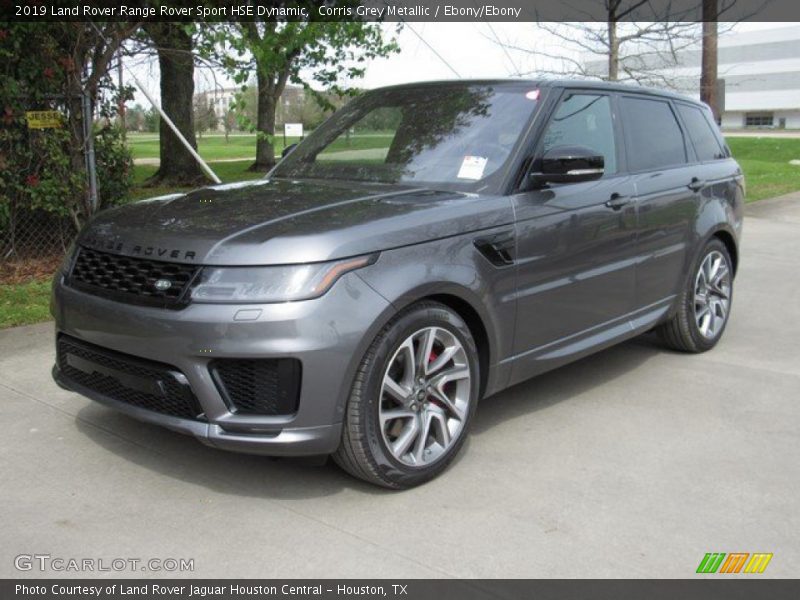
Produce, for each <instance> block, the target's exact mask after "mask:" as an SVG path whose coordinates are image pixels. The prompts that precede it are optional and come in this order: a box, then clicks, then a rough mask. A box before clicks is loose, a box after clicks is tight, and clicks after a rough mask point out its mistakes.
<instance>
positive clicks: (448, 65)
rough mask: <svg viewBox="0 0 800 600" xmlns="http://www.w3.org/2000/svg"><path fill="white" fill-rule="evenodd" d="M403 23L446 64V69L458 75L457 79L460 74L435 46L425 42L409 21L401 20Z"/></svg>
mask: <svg viewBox="0 0 800 600" xmlns="http://www.w3.org/2000/svg"><path fill="white" fill-rule="evenodd" d="M403 24H404V25H406V27H408V28H409V29H410V30H411V32H412V33H413V34H414V35H415V36H417V37H418V38H419V39H420V41H421V42H422V43H423V44H425V45H426V46H427V47H428V48H429V49H430V51H431V52H433V53H434V54H435V55H436V56H437V57H438V58H439V60H441V61H442V62H443V63H444V64H445V65H447V68H448V69H450V70H451V71H452V72H453V73H454V74H455V76H456V77H458V78H459V79H461V75H459V74H458V71H456V70H455V69H454V68H453V65H451V64H450V63H449V62H447V60H445V58H444V56H442V55H441V54H439V53H438V52H437V51H436V48H434V47H433V46H431V45H430V44H429V43H428V42H427V40H426V39H425V38H424V37H422V36H421V35H420V34H418V33H417V31H416V29H414V28H413V27H412V26H411V23H409V22H408V21H403Z"/></svg>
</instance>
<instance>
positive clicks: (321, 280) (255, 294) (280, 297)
mask: <svg viewBox="0 0 800 600" xmlns="http://www.w3.org/2000/svg"><path fill="white" fill-rule="evenodd" d="M377 258H378V255H377V254H371V255H369V256H359V257H356V258H348V259H345V260H338V261H334V262H326V263H311V264H305V265H285V266H276V267H204V268H203V271H202V272H201V273H200V280H199V282H198V283H197V284H195V286H194V287H193V288H192V301H194V302H206V303H210V304H212V303H230V304H239V303H268V302H291V301H293V300H309V299H311V298H318V297H319V296H322V294H324V293H325V292H327V291H328V290H329V289H330V288H331V287H332V286H333V284H334V283H336V280H338V279H339V277H341V276H342V275H344V274H345V273H348V272H350V271H354V270H356V269H360V268H361V267H365V266H367V265H370V264H372V263H374V262H375V260H377Z"/></svg>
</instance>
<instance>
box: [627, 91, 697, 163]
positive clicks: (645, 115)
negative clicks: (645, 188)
mask: <svg viewBox="0 0 800 600" xmlns="http://www.w3.org/2000/svg"><path fill="white" fill-rule="evenodd" d="M622 115H623V119H624V120H625V145H626V147H627V156H628V166H629V168H630V170H631V171H646V170H648V169H659V168H663V167H670V166H673V165H679V164H683V163H685V162H686V148H685V147H684V145H683V135H682V134H681V130H680V126H679V125H678V121H677V120H676V119H675V115H674V114H673V112H672V109H671V108H670V106H669V104H668V103H667V102H663V101H660V100H648V99H644V98H623V99H622Z"/></svg>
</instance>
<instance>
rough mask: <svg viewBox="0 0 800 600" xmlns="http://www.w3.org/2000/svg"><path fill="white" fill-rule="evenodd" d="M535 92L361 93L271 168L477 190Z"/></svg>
mask: <svg viewBox="0 0 800 600" xmlns="http://www.w3.org/2000/svg"><path fill="white" fill-rule="evenodd" d="M537 98H538V92H537V91H536V90H535V89H531V87H530V85H529V84H528V85H527V86H522V85H519V84H515V85H508V84H504V85H502V86H492V85H486V84H480V85H476V84H447V85H428V86H425V85H422V86H419V87H410V88H409V87H404V88H389V89H384V90H376V91H374V92H368V93H366V94H364V95H363V96H360V97H359V98H357V99H355V100H353V101H352V102H350V103H349V104H348V105H347V106H345V107H344V108H342V109H341V110H339V111H338V112H337V113H336V114H334V115H333V116H332V117H331V118H330V119H328V120H327V121H326V122H325V123H323V124H322V125H321V126H320V127H319V128H317V130H316V131H314V132H313V133H312V134H311V135H310V136H309V137H308V138H307V139H306V140H305V141H303V142H302V143H301V144H300V145H299V146H298V147H297V148H296V149H295V150H294V151H293V152H292V153H291V154H289V155H288V156H287V157H286V158H285V159H284V160H283V161H282V162H281V163H280V164H279V165H278V166H277V168H276V169H275V170H274V171H273V172H272V176H273V177H285V178H292V179H302V178H314V179H345V180H356V181H369V182H377V183H407V184H413V185H423V184H425V185H428V186H431V185H444V186H446V187H455V188H458V189H465V190H475V191H477V190H480V189H484V188H486V187H488V186H489V184H490V183H491V181H490V180H491V179H492V178H495V179H497V178H498V177H500V176H502V173H503V167H504V165H505V164H506V162H507V161H508V159H509V156H510V155H511V153H512V151H513V150H514V148H515V146H516V144H517V143H518V141H519V139H520V137H521V136H522V134H523V132H524V131H525V128H526V125H527V123H528V121H529V119H530V117H531V115H532V114H533V110H534V108H535V107H536V101H537Z"/></svg>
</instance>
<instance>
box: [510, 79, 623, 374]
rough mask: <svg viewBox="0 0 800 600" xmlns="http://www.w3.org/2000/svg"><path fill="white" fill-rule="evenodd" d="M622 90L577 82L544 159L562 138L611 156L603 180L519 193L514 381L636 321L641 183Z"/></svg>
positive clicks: (550, 132) (559, 111) (559, 109)
mask: <svg viewBox="0 0 800 600" xmlns="http://www.w3.org/2000/svg"><path fill="white" fill-rule="evenodd" d="M614 105H615V96H614V95H613V94H610V93H607V92H604V91H602V90H594V89H592V90H579V89H575V90H572V89H568V90H565V91H564V92H563V94H562V95H561V98H560V99H559V102H558V104H557V106H556V108H555V109H554V113H553V114H552V116H551V117H550V120H549V123H548V124H547V125H546V127H545V130H544V133H543V134H542V136H541V138H540V140H539V142H538V144H537V148H536V149H535V150H534V152H533V155H534V164H535V161H536V160H537V159H538V158H539V157H541V156H542V154H543V153H544V152H546V151H547V150H549V149H550V148H552V147H554V146H560V145H580V146H587V147H589V148H591V149H592V150H594V151H595V152H597V153H599V154H602V155H603V156H604V159H605V175H604V176H603V178H602V179H600V180H597V181H591V182H585V183H574V184H551V185H548V186H546V187H544V188H543V189H536V190H530V191H525V192H521V193H518V194H516V195H514V196H513V200H514V210H515V214H516V220H517V277H518V284H517V289H518V291H517V311H518V312H517V328H516V336H515V344H514V346H515V348H514V349H515V356H516V358H517V360H516V362H515V368H514V372H513V374H512V380H514V381H519V380H521V379H524V378H525V377H528V376H531V375H533V374H535V373H536V372H539V371H541V370H545V369H547V368H550V367H552V366H554V363H559V362H565V361H566V360H569V359H570V357H574V355H575V354H577V353H580V352H582V351H583V350H585V349H586V348H587V347H589V346H590V345H592V344H594V343H599V340H596V339H594V337H593V336H597V335H603V334H604V332H607V331H609V330H611V329H613V328H614V327H615V326H619V328H620V331H624V330H627V329H628V328H629V326H628V324H627V319H626V317H627V315H628V313H629V312H630V310H631V308H632V304H633V298H634V289H635V278H634V275H635V273H634V264H635V257H636V209H635V204H634V203H633V202H632V199H633V194H634V189H633V185H632V183H631V180H630V177H629V176H628V175H626V174H625V173H624V169H623V165H622V164H621V157H622V149H621V144H620V131H619V128H618V127H617V124H616V116H615V111H614Z"/></svg>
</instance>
